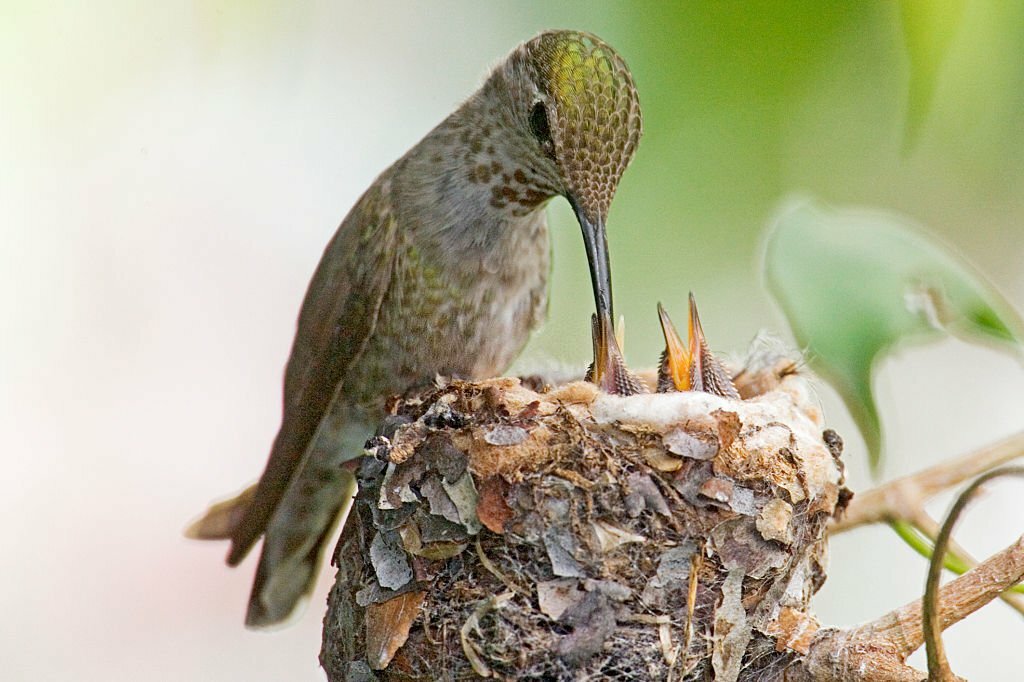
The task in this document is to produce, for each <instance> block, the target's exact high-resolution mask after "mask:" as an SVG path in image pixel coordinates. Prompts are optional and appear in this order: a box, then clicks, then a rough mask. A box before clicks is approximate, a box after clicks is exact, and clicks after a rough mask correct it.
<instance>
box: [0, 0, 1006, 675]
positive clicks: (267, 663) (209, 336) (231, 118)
mask: <svg viewBox="0 0 1024 682" xmlns="http://www.w3.org/2000/svg"><path fill="white" fill-rule="evenodd" d="M76 8H77V9H76ZM901 8H902V9H901ZM904 10H906V12H904ZM552 27H567V28H568V27H571V28H580V29H586V30H589V31H593V32H595V33H597V34H598V35H600V36H601V37H602V38H604V39H605V40H607V41H608V42H609V43H611V44H612V45H613V46H615V47H616V48H617V49H618V50H619V51H620V52H621V53H622V54H623V55H624V56H625V58H626V59H627V61H628V62H629V64H630V66H631V68H632V70H633V73H634V75H635V78H636V81H637V84H638V87H639V89H640V93H641V101H642V105H643V108H644V114H645V128H646V135H645V138H644V140H643V142H642V144H641V146H640V150H639V153H638V155H637V157H636V160H635V162H634V163H633V165H632V166H631V168H630V170H629V171H628V172H627V173H626V175H625V178H624V180H623V182H622V185H621V187H620V190H619V194H618V197H617V199H616V201H615V205H614V207H613V209H612V213H611V217H610V228H609V235H610V236H609V240H610V244H611V250H612V263H613V268H614V273H615V277H614V279H615V294H616V302H617V309H618V310H619V311H620V312H622V313H624V314H625V316H626V321H627V355H628V358H629V360H630V362H631V364H633V365H635V366H642V365H646V366H650V365H653V363H654V362H655V359H656V355H657V353H658V352H659V351H660V346H661V339H660V336H659V333H658V328H657V322H656V316H655V314H654V304H655V302H656V301H658V300H660V301H662V302H664V303H665V304H666V305H667V306H668V308H669V310H670V311H672V312H673V314H675V316H676V317H677V318H683V317H684V311H685V300H686V294H687V291H689V290H691V289H692V290H693V291H694V292H695V293H696V295H697V297H698V300H699V301H700V304H701V314H702V318H703V321H704V327H705V330H706V332H707V333H708V335H709V338H710V341H711V343H712V345H713V346H714V347H715V348H716V349H719V350H723V351H727V352H734V353H737V354H742V352H743V351H744V350H745V348H746V346H747V344H748V343H749V341H750V339H751V338H752V337H753V336H754V335H755V334H756V333H757V332H758V331H759V330H761V329H768V330H774V331H775V332H777V333H778V334H780V335H783V336H786V335H787V331H786V326H785V321H784V319H783V318H782V316H781V315H780V314H779V312H778V310H777V309H776V308H775V307H774V305H773V304H772V302H771V300H770V298H769V297H768V295H767V294H766V293H765V291H764V289H763V286H762V282H761V278H760V274H759V268H758V259H759V244H760V236H761V234H762V231H763V229H764V227H765V226H766V224H767V223H768V222H769V221H770V219H771V216H772V215H773V211H774V210H775V209H776V207H777V206H778V205H779V203H780V202H781V201H782V199H783V198H784V197H786V196H787V195H789V194H791V193H793V192H801V193H805V194H810V195H812V196H815V197H818V198H820V199H822V200H824V201H827V202H830V203H832V204H836V205H850V204H854V205H864V206H872V207H879V208H884V209H889V210H893V211H898V212H901V213H903V214H905V215H908V216H910V217H912V218H914V219H915V220H917V221H919V222H920V223H921V224H923V225H925V226H927V227H928V228H929V229H930V230H932V231H933V232H935V233H936V234H938V235H940V236H941V237H942V238H943V239H944V240H945V241H946V242H947V243H949V244H951V245H952V246H953V247H954V248H955V249H956V250H957V251H958V252H960V253H962V254H964V255H965V256H966V257H967V258H968V259H970V260H971V261H972V262H973V263H975V264H976V265H977V266H978V267H979V268H980V269H981V270H982V271H983V272H985V273H986V274H987V275H988V276H989V277H990V279H991V280H992V281H993V282H994V283H995V284H996V285H997V286H998V287H999V288H1000V289H1001V290H1002V291H1003V292H1004V294H1005V295H1006V296H1007V297H1008V298H1009V300H1010V301H1011V302H1012V303H1013V304H1014V305H1015V306H1016V308H1017V309H1018V310H1022V309H1024V268H1022V267H1021V264H1022V259H1024V231H1022V228H1024V124H1022V114H1024V60H1022V59H1021V54H1022V48H1024V4H1022V3H1007V2H997V1H996V0H992V1H982V0H978V1H976V2H969V3H968V2H956V1H954V0H946V1H945V2H921V3H910V4H906V5H901V4H900V3H893V2H858V3H846V2H821V0H803V1H791V2H786V3H776V2H742V3H740V2H736V3H729V2H725V3H723V2H716V1H710V0H709V1H691V2H687V3H672V4H670V3H653V2H651V3H647V2H640V3H634V2H590V3H585V4H584V3H569V2H531V3H527V2H516V3H503V4H490V3H486V4H485V3H478V2H468V1H467V2H440V3H429V4H428V3H402V4H399V3H390V2H385V3H348V2H303V3H286V2H281V1H279V0H277V1H275V0H263V1H259V2H257V1H247V2H241V1H235V2H217V1H204V2H194V3H188V2H182V3H152V2H151V3H136V2H127V1H123V2H120V1H116V0H101V1H100V2H95V3H88V4H85V3H83V4H81V5H77V4H70V3H68V4H66V3H46V2H38V3H37V2H32V3H16V2H2V3H0V101H2V104H0V234H2V248H0V312H2V315H0V320H2V322H0V324H2V329H0V428H2V433H3V434H4V436H3V455H2V457H3V459H2V472H3V473H2V480H3V481H4V485H3V493H2V495H0V537H2V538H3V541H4V547H3V549H2V550H0V612H2V613H3V618H2V620H0V661H2V662H3V671H2V673H0V675H2V677H3V678H4V679H8V680H49V679H74V680H193V679H203V680H281V679H290V680H317V679H322V674H321V673H320V672H319V671H318V666H317V658H316V657H317V652H318V649H319V644H320V635H319V626H320V619H321V617H322V614H323V610H324V606H323V604H324V599H325V596H326V592H327V585H328V584H329V582H330V581H331V580H332V578H333V576H332V574H331V572H330V571H326V572H325V575H324V576H323V577H322V580H321V583H322V584H321V586H320V589H319V590H318V591H317V592H316V594H315V596H314V599H313V602H312V604H311V606H310V608H309V609H307V611H306V612H305V614H304V616H303V617H302V618H301V620H300V621H299V622H298V623H297V624H296V625H294V626H293V627H291V628H288V629H285V630H283V631H280V632H277V633H273V634H266V633H254V632H249V631H246V630H245V629H243V627H242V618H243V613H244V610H245V603H246V599H247V595H248V591H249V586H250V580H251V575H252V572H253V570H254V566H255V561H254V557H251V558H250V560H249V561H247V562H246V563H245V564H244V565H243V566H242V567H241V568H240V569H237V570H229V569H228V568H226V567H225V566H224V564H223V563H222V560H223V556H224V554H225V552H226V546H224V545H219V544H200V543H195V542H190V541H186V540H185V539H184V538H182V536H181V530H182V529H183V528H184V526H185V525H186V524H187V522H188V521H189V520H190V519H192V518H193V517H194V516H195V515H196V514H197V513H198V512H200V511H201V510H202V509H204V508H205V506H206V504H207V503H208V502H209V501H210V500H211V499H213V498H215V497H218V496H222V495H224V494H226V493H229V492H231V491H233V490H236V489H238V488H240V487H241V486H242V485H243V484H245V483H247V482H248V481H250V480H251V479H253V478H254V477H255V476H256V475H257V474H258V473H259V471H261V469H262V466H263V464H264V460H265V457H266V454H267V452H268V450H269V445H270V442H271V439H272V438H273V435H274V433H275V432H276V429H277V426H278V420H279V409H280V381H281V375H282V369H283V366H284V361H285V359H286V357H287V353H288V349H289V346H290V343H291V340H292V334H293V331H294V322H295V317H296V314H297V311H298V306H299V303H300V301H301V298H302V294H303V292H304V290H305V287H306V284H307V282H308V280H309V277H310V275H311V274H312V271H313V268H314V267H315V265H316V262H317V260H318V259H319V256H320V253H321V251H322V249H323V247H324V245H325V244H326V242H327V240H328V238H329V237H330V235H331V234H332V233H333V231H334V229H335V228H336V226H337V224H338V222H339V221H340V219H341V218H342V216H344V214H345V213H346V212H347V211H348V209H349V207H350V206H351V205H352V203H353V202H354V201H355V199H356V198H357V197H358V196H359V194H360V193H361V192H362V191H363V190H364V189H365V187H366V186H367V185H368V184H369V183H370V182H371V181H372V180H373V178H374V177H375V176H376V174H377V173H379V172H380V171H381V170H383V169H384V168H385V167H386V166H387V165H388V164H390V163H391V162H392V161H393V160H394V159H396V158H397V157H398V156H399V155H401V154H402V153H403V152H404V151H405V150H406V149H407V148H408V147H409V146H411V145H412V144H414V143H415V142H416V141H417V140H418V139H419V138H420V137H421V136H422V135H423V134H424V133H425V132H426V131H427V130H429V129H430V128H431V127H432V126H433V125H434V124H436V123H437V122H438V121H439V120H441V119H442V118H443V117H444V116H445V115H446V114H447V113H448V112H449V111H450V110H452V109H453V108H454V107H455V106H456V105H457V104H458V103H459V102H460V101H461V99H462V98H464V97H466V96H467V95H468V94H470V93H471V92H472V91H473V89H474V88H475V87H476V86H477V85H478V84H479V83H480V82H481V81H482V79H483V77H484V75H485V74H486V72H487V69H488V67H489V66H490V65H493V64H494V63H496V61H497V60H499V59H500V58H501V57H502V56H503V55H504V54H505V53H506V52H507V51H508V50H510V49H511V48H512V47H513V46H514V45H515V44H516V43H518V42H519V41H521V40H524V39H526V38H528V37H530V36H531V35H532V34H533V33H535V32H537V31H538V30H540V29H543V28H552ZM908 46H909V47H910V49H909V50H908ZM550 218H551V222H552V227H553V241H554V246H553V248H554V260H555V269H554V277H553V284H552V297H551V311H550V321H549V323H548V324H547V326H546V327H545V328H544V330H543V331H542V332H540V333H539V334H538V335H537V336H536V337H535V338H534V339H533V341H532V342H531V344H530V346H529V348H528V350H527V352H526V354H525V356H524V358H523V359H521V360H520V362H519V363H517V368H519V369H529V368H531V367H537V366H538V365H543V364H545V363H553V362H558V363H571V364H576V365H579V366H581V367H582V365H583V364H584V363H585V362H586V360H587V358H588V354H589V352H590V340H589V325H588V317H589V315H590V312H591V303H590V301H591V297H590V293H589V286H590V285H589V278H588V276H587V274H586V268H585V258H584V252H583V249H582V245H581V239H580V236H579V230H578V227H577V226H576V225H575V221H574V219H573V218H572V215H571V212H570V210H569V209H568V207H567V206H566V205H565V203H564V202H562V201H556V202H553V204H552V206H551V208H550ZM823 286H827V284H823ZM583 303H585V304H586V305H583ZM836 314H837V315H842V314H843V310H842V309H841V308H839V309H837V310H836ZM877 384H878V388H879V393H880V396H879V407H880V409H881V411H882V413H883V414H884V415H885V418H886V426H887V434H886V447H887V453H888V455H887V457H888V458H887V461H886V464H885V466H884V476H885V477H892V476H896V475H900V474H904V473H908V472H910V471H913V470H916V469H919V468H921V467H924V466H926V465H928V464H929V463H932V462H937V461H939V460H942V459H946V458H948V457H951V456H955V455H958V454H961V453H963V452H966V451H968V450H970V449H972V448H974V447H977V446H981V445H983V444H985V443H988V442H990V441H993V440H996V439H997V438H999V437H1001V436H1004V435H1006V434H1009V433H1011V432H1013V431H1016V430H1018V429H1020V428H1021V426H1022V424H1024V391H1021V390H1020V389H1021V387H1024V370H1022V369H1021V367H1020V365H1019V364H1017V363H1016V362H1015V361H1014V360H1013V359H1011V358H1009V357H1006V356H1003V355H999V354H997V353H995V352H993V351H991V350H986V349H982V348H978V347H972V346H968V345H965V344H962V343H959V342H955V341H947V342H943V343H940V344H935V345H931V346H927V347H921V348H911V349H905V350H903V351H902V352H901V353H900V354H899V355H898V357H896V358H894V359H891V360H888V361H886V362H885V363H883V364H882V366H881V367H880V368H879V373H878V376H877ZM818 394H819V396H820V399H821V402H822V405H823V407H824V409H825V413H826V415H827V418H828V421H829V422H830V423H831V424H832V425H833V426H834V427H835V428H836V429H838V430H839V431H840V433H842V435H843V436H844V437H845V439H846V442H847V451H846V452H847V455H846V461H847V469H848V471H849V475H850V481H851V485H852V487H853V488H854V489H857V490H859V489H863V488H865V487H866V486H868V485H870V484H871V478H870V476H869V474H868V472H867V464H866V459H865V454H864V447H863V443H862V442H861V441H860V439H859V437H858V436H857V435H856V432H855V430H854V427H853V425H852V422H851V421H850V419H849V417H848V416H847V414H846V412H845V410H844V408H843V407H842V405H841V403H840V402H839V401H838V400H837V398H836V396H835V394H834V393H833V392H832V391H831V390H830V389H829V388H828V387H827V386H825V385H824V384H820V385H819V386H818ZM1020 492H1021V488H1020V487H1019V485H1018V486H1017V487H1016V488H1014V485H1013V484H1006V485H1005V486H998V487H996V488H995V489H994V490H993V492H992V493H991V494H990V495H989V496H988V497H987V499H986V500H985V501H984V502H983V503H982V504H981V505H979V507H978V509H977V510H976V511H975V512H973V513H972V514H971V515H969V517H968V518H967V519H966V521H965V522H964V523H963V524H962V526H961V528H962V530H961V531H960V533H959V537H960V539H961V540H962V542H963V544H965V545H966V546H967V547H968V548H969V549H971V550H972V551H973V552H974V553H975V554H977V555H980V556H986V555H988V554H990V553H992V552H994V551H996V550H998V549H1000V548H1002V547H1003V546H1005V545H1006V544H1008V543H1009V542H1010V541H1011V540H1012V539H1013V538H1015V537H1016V536H1017V535H1018V534H1019V533H1020V532H1021V530H1022V526H1024V523H1022V522H1024V512H1022V511H1021V509H1022V507H1021V506H1020V503H1019V497H1020ZM948 501H949V500H948V498H945V499H943V500H939V501H937V502H936V504H935V505H933V508H932V511H933V512H934V513H935V514H937V515H941V514H942V513H943V512H944V509H945V505H946V504H948ZM925 572H926V565H925V563H924V561H923V560H921V559H920V558H918V557H917V556H916V555H914V554H912V552H911V551H910V550H909V549H908V548H907V547H906V546H905V545H903V544H901V543H900V542H899V541H898V540H897V539H896V538H895V536H894V535H893V534H892V533H891V532H890V531H888V530H887V529H884V528H869V529H864V530H861V531H858V532H855V533H851V534H849V535H844V536H841V537H839V538H837V539H836V540H835V541H834V543H833V547H832V564H831V573H830V577H829V580H828V582H827V583H826V585H825V587H824V589H823V590H822V592H821V593H820V595H819V598H818V601H817V607H818V611H819V616H820V617H821V619H822V621H823V622H825V623H828V624H834V625H845V624H852V623H856V622H859V621H863V620H867V619H871V618H874V617H877V616H879V615H881V614H882V613H884V612H885V611H887V610H889V609H891V608H893V607H896V606H898V605H900V604H902V603H904V602H906V601H909V600H911V599H914V598H916V597H917V596H918V595H919V594H920V593H921V591H922V589H923V584H924V577H925ZM1022 633H1024V624H1022V623H1021V620H1020V617H1019V616H1018V615H1017V614H1015V613H1014V612H1012V611H1011V610H1009V609H1008V608H1006V607H1005V606H1004V605H1003V604H1001V603H1000V602H994V603H993V604H991V605H989V606H988V607H986V608H985V609H984V610H983V611H982V612H981V613H979V614H976V615H975V616H974V617H972V618H970V619H968V620H967V621H966V622H964V623H961V624H960V625H958V626H956V627H954V628H953V629H952V630H951V631H949V632H948V634H947V637H946V639H947V643H948V645H949V649H950V658H951V661H952V664H953V668H954V670H956V671H957V672H958V673H959V674H961V675H964V676H966V677H968V678H970V679H976V680H1004V679H1014V678H1016V676H1018V675H1019V667H1018V665H1019V664H1018V663H1015V662H1014V661H1015V660H1016V659H1019V656H1016V655H1011V649H1010V647H1011V646H1013V645H1017V644H1019V642H1020V641H1021V635H1022ZM1012 651H1013V654H1016V650H1012ZM912 661H913V662H914V663H916V664H917V665H918V666H923V665H924V663H923V657H922V656H921V655H920V654H918V655H916V656H915V657H914V659H912Z"/></svg>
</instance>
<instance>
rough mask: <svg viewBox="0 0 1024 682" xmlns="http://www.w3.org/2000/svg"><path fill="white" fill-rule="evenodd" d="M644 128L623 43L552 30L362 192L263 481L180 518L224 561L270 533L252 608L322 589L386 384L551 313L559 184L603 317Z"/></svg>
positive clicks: (264, 611) (319, 293)
mask: <svg viewBox="0 0 1024 682" xmlns="http://www.w3.org/2000/svg"><path fill="white" fill-rule="evenodd" d="M641 129H642V125H641V115H640V103H639V99H638V97H637V92H636V87H635V85H634V83H633V77H632V75H631V74H630V72H629V69H628V68H627V66H626V63H625V62H624V61H623V59H622V57H620V56H619V54H618V53H617V52H616V51H615V50H614V49H612V48H611V47H610V46H608V45H607V44H605V43H604V42H602V41H601V40H600V39H598V38H597V37H595V36H593V35H590V34H588V33H580V32H577V31H547V32H544V33H541V34H540V35H538V36H536V37H534V38H532V39H531V40H529V41H527V42H525V43H523V44H521V45H519V46H518V47H516V48H515V49H514V50H513V51H512V52H511V53H510V54H509V55H508V56H507V57H506V58H505V59H504V60H503V61H502V62H501V63H500V64H498V66H497V67H496V68H495V69H494V70H493V71H492V72H491V74H490V75H489V76H488V78H487V79H486V81H485V82H484V83H483V85H482V86H481V87H480V89H479V90H477V92H476V93H474V94H473V95H471V96H470V97H469V99H467V100H466V101H465V102H464V103H463V104H462V105H461V106H459V107H458V109H456V110H455V111H454V112H452V113H451V115H449V116H448V117H447V118H446V119H445V120H444V121H442V122H441V123H440V124H439V125H438V126H437V127H436V128H434V129H433V130H432V131H430V132H429V133H427V135H426V137H424V138H423V139H422V140H421V141H420V142H419V143H417V144H416V145H415V146H414V147H413V148H412V149H410V150H409V151H408V152H407V153H406V154H405V155H404V156H403V157H402V158H400V159H399V160H398V161H396V162H395V163H394V164H393V165H392V166H391V167H390V168H388V169H386V170H385V171H384V172H383V173H381V175H380V176H379V177H378V178H377V179H376V180H375V181H374V182H373V184H372V185H371V186H370V187H369V189H367V190H366V192H365V193H364V194H363V196H362V197H361V198H360V199H359V200H358V202H357V203H356V205H355V206H354V207H353V208H352V210H351V211H350V212H349V213H348V215H347V216H346V217H345V219H344V220H343V221H342V223H341V226H340V227H339V228H338V230H337V232H336V233H335V234H334V236H333V237H332V238H331V240H330V242H329V243H328V245H327V248H326V250H325V251H324V254H323V256H322V258H321V259H320V263H319V265H318V266H317V269H316V272H315V273H314V274H313V278H312V281H311V282H310V284H309V288H308V290H307V291H306V296H305V299H304V300H303V303H302V308H301V310H300V312H299V319H298V328H297V330H296V334H295V340H294V342H293V345H292V350H291V355H290V356H289V358H288V364H287V367H286V369H285V377H284V401H283V403H284V404H283V413H284V414H283V418H282V421H281V426H280V430H279V431H278V433H277V437H276V438H275V440H274V444H273V446H272V448H271V452H270V457H269V459H268V461H267V464H266V467H265V468H264V470H263V474H262V475H261V476H260V479H259V482H258V483H257V484H256V486H255V489H252V488H250V489H249V490H247V491H246V492H245V493H243V494H242V495H239V496H238V497H236V498H234V499H233V500H230V501H228V502H223V503H220V504H218V505H215V506H214V507H213V508H212V509H211V511H210V514H209V516H206V517H204V518H202V519H200V520H199V521H197V522H196V523H195V524H193V526H192V527H191V528H190V529H189V530H188V531H187V533H188V534H189V535H191V536H193V537H199V538H205V539H215V538H216V539H230V540H231V549H230V551H229V553H228V557H227V561H228V563H229V564H230V565H236V564H238V563H240V562H241V561H242V560H243V559H244V558H245V556H246V554H247V553H248V552H249V551H250V550H251V549H252V548H253V546H254V545H255V544H256V543H257V542H258V541H259V540H260V538H261V537H262V538H263V545H262V549H261V552H260V560H259V565H258V566H257V569H256V578H255V581H254V584H253V588H252V594H251V596H250V599H249V608H248V613H247V615H246V623H247V624H248V625H250V626H265V625H272V624H274V623H278V622H281V621H283V620H285V619H286V618H288V617H289V615H290V614H291V613H292V612H293V611H294V609H295V607H296V604H297V603H298V602H299V601H300V600H301V599H302V598H303V597H304V596H305V595H307V594H308V593H309V592H310V590H311V589H312V587H313V584H314V579H315V578H316V573H317V570H318V568H319V565H320V563H321V557H322V554H323V551H324V548H325V547H326V546H328V545H329V544H330V540H331V537H332V535H333V529H334V527H335V526H336V523H337V520H338V519H339V518H344V516H345V514H346V513H347V509H348V507H349V506H350V505H351V500H352V496H353V494H354V491H355V482H354V478H353V476H352V474H351V471H350V469H351V468H352V467H350V466H349V467H343V466H342V465H343V464H344V463H345V462H347V461H349V460H352V459H354V458H356V457H358V456H359V455H360V454H361V453H362V451H363V449H362V446H363V443H364V442H365V441H366V439H367V438H368V437H369V436H371V435H372V434H373V431H374V427H375V425H376V424H378V423H379V422H380V420H381V419H382V418H383V417H384V414H385V409H384V408H385V405H384V402H385V400H386V399H387V398H388V397H389V396H391V395H395V394H401V393H402V392H403V391H405V390H406V389H407V388H409V387H410V386H415V385H420V384H423V383H426V382H429V381H430V380H431V379H433V377H434V376H436V375H438V374H441V375H445V376H461V377H465V378H466V379H470V380H472V379H484V378H488V377H492V376H495V375H497V374H499V373H501V372H503V371H504V370H505V369H506V368H507V367H508V366H509V365H510V364H511V362H512V360H514V359H515V357H516V355H518V353H519V351H520V350H521V349H522V347H523V345H524V344H525V343H526V341H527V339H528V338H529V335H530V333H531V331H533V330H534V329H535V328H536V327H537V326H538V325H539V324H540V323H541V322H542V321H543V319H544V317H545V316H546V314H547V300H548V288H547V287H548V274H549V272H550V263H549V258H550V250H551V244H550V240H549V237H548V226H547V219H546V216H545V211H544V208H545V206H546V205H547V203H548V201H550V200H551V199H552V198H554V197H556V196H563V197H565V198H566V199H567V200H568V202H569V204H570V205H571V206H572V208H573V211H574V212H575V214H576V218H577V220H578V222H579V225H580V229H581V231H582V233H583V243H584V247H585V248H586V253H587V261H588V265H589V269H590V280H591V285H592V287H593V293H594V303H595V307H596V310H597V315H598V318H600V319H604V318H606V317H607V318H608V319H610V318H611V315H612V289H611V271H610V266H609V259H608V244H607V238H606V235H605V219H606V218H607V216H608V209H609V206H610V205H611V202H612V197H613V196H614V195H615V190H616V188H617V187H618V183H619V179H620V178H621V177H622V173H623V172H624V171H625V169H626V166H627V165H629V162H630V161H631V160H632V158H633V154H634V152H635V151H636V148H637V144H638V143H639V141H640V135H641ZM602 376H604V375H602Z"/></svg>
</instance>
